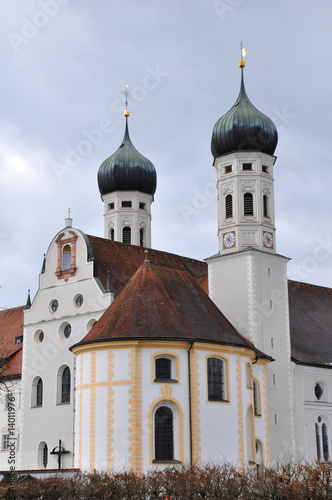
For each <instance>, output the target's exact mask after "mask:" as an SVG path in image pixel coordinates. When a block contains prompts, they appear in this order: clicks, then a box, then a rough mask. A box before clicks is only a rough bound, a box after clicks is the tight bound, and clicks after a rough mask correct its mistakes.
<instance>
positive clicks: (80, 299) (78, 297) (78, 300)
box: [75, 294, 84, 307]
mask: <svg viewBox="0 0 332 500" xmlns="http://www.w3.org/2000/svg"><path fill="white" fill-rule="evenodd" d="M83 301H84V299H83V295H81V294H79V295H76V297H75V305H76V307H81V305H82V304H83Z"/></svg>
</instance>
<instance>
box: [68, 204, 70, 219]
mask: <svg viewBox="0 0 332 500" xmlns="http://www.w3.org/2000/svg"><path fill="white" fill-rule="evenodd" d="M68 219H70V207H69V208H68Z"/></svg>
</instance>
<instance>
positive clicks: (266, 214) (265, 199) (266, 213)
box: [263, 194, 269, 217]
mask: <svg viewBox="0 0 332 500" xmlns="http://www.w3.org/2000/svg"><path fill="white" fill-rule="evenodd" d="M263 215H264V217H269V197H268V196H267V194H263Z"/></svg>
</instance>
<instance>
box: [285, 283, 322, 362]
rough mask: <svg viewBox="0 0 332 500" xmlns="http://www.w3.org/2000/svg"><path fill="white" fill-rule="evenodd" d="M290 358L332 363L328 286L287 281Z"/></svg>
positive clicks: (298, 360) (301, 360) (300, 360)
mask: <svg viewBox="0 0 332 500" xmlns="http://www.w3.org/2000/svg"><path fill="white" fill-rule="evenodd" d="M288 294H289V315H290V333H291V351H292V358H293V360H294V361H295V362H296V363H302V364H303V363H304V364H314V365H324V366H331V367H332V289H331V288H325V287H322V286H316V285H309V284H307V283H300V282H298V281H289V282H288Z"/></svg>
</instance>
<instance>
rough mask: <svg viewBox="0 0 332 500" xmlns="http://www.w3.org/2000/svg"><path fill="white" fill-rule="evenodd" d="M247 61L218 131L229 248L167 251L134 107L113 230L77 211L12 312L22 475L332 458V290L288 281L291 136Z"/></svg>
mask: <svg viewBox="0 0 332 500" xmlns="http://www.w3.org/2000/svg"><path fill="white" fill-rule="evenodd" d="M239 66H240V71H241V83H240V92H239V96H238V98H237V100H236V101H235V104H234V105H233V106H232V107H231V109H230V110H229V111H227V112H226V113H225V114H224V115H222V116H221V118H219V120H218V121H217V122H216V124H215V125H214V127H213V131H212V142H211V151H212V155H213V159H214V160H213V165H214V167H215V169H216V172H217V185H216V196H217V199H218V253H217V254H216V255H213V256H210V257H208V258H205V260H202V261H198V260H195V259H192V258H190V257H184V256H179V255H177V254H171V253H167V252H162V251H158V250H153V249H152V248H151V206H152V203H153V201H154V195H155V192H156V186H157V173H156V169H155V167H154V165H153V164H152V162H151V161H150V160H149V159H147V158H146V157H144V156H143V155H142V154H141V153H139V152H138V151H137V150H136V148H135V147H134V145H133V143H132V141H131V138H130V135H129V111H128V109H126V110H125V112H124V115H125V127H124V129H125V131H124V137H123V140H122V143H121V145H120V147H119V148H118V149H117V150H116V151H115V153H113V154H111V156H110V157H109V158H107V159H106V160H105V161H104V162H103V163H102V164H101V166H100V168H99V171H98V186H99V191H100V195H101V198H102V201H103V206H104V237H103V238H101V237H97V236H93V235H87V234H85V233H84V232H83V231H82V230H81V229H78V228H75V227H73V224H72V219H71V218H70V216H68V218H67V219H66V221H65V227H64V228H62V229H61V230H60V231H59V232H58V233H57V234H56V235H55V236H54V238H53V240H52V241H51V243H50V245H49V248H48V250H47V253H46V255H45V258H44V262H43V265H42V269H41V273H40V275H39V287H38V291H37V293H36V295H35V297H34V298H33V300H31V298H30V295H29V296H28V300H27V304H26V305H25V306H21V307H17V308H12V309H7V310H4V311H1V312H0V347H1V352H2V356H3V358H4V359H5V360H6V361H7V363H6V370H5V371H4V372H3V377H2V378H3V381H4V383H3V392H4V396H3V398H2V401H1V403H2V407H1V406H0V422H1V452H0V462H1V464H0V468H1V469H2V470H8V469H9V467H10V465H9V458H8V457H10V449H11V448H10V446H11V437H12V434H11V427H10V425H9V422H10V418H9V417H10V414H11V413H10V412H11V411H12V403H11V401H15V411H16V417H17V419H18V422H17V426H16V429H15V432H16V434H15V439H16V441H15V443H16V444H15V450H16V452H17V457H18V462H17V467H16V468H17V469H20V470H22V471H23V470H24V471H27V470H29V471H35V470H46V471H51V470H53V469H58V468H60V469H62V470H64V469H67V470H71V469H80V470H83V471H93V470H94V469H96V470H100V471H115V472H117V471H122V470H124V469H127V470H132V471H138V472H143V471H147V470H149V469H150V468H158V467H159V468H163V467H165V466H167V465H176V464H199V463H213V464H215V463H225V462H229V463H232V464H234V465H237V466H239V467H242V468H243V467H257V468H259V467H262V466H267V467H269V466H275V465H277V464H280V463H284V462H288V461H290V460H295V461H303V460H306V461H313V460H329V459H331V451H330V450H331V443H330V441H331V432H332V427H331V425H332V372H331V367H332V335H331V331H332V289H329V288H324V287H319V286H314V285H309V284H305V283H299V282H295V281H290V280H288V279H287V262H288V261H289V259H288V258H287V257H284V256H282V255H279V254H278V253H277V246H276V227H275V211H274V206H275V203H274V176H273V172H274V168H275V164H276V156H274V153H275V149H276V146H277V141H278V135H277V129H276V126H275V124H274V123H273V122H272V120H271V119H270V118H268V117H267V116H266V115H264V114H263V113H262V112H260V111H259V110H258V109H256V108H255V107H254V106H253V104H252V103H251V102H250V100H249V98H248V96H247V93H246V90H245V85H244V74H243V73H244V66H245V64H244V60H242V59H241V61H240V63H239ZM126 97H127V96H126ZM206 149H207V147H206ZM165 230H167V229H165Z"/></svg>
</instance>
